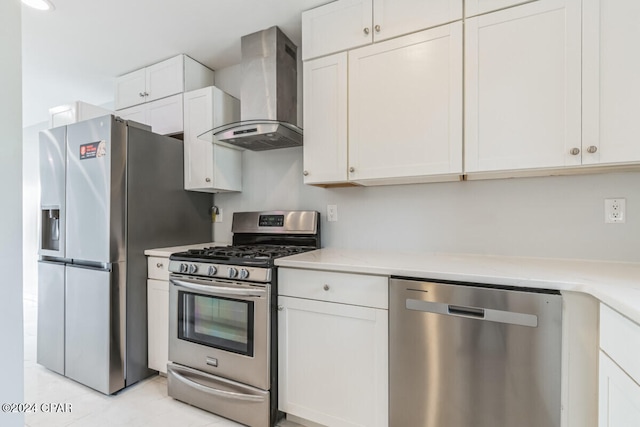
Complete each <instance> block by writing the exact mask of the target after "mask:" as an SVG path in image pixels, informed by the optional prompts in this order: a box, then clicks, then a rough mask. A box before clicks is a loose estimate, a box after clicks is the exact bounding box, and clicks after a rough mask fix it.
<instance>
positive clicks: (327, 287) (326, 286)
mask: <svg viewBox="0 0 640 427" xmlns="http://www.w3.org/2000/svg"><path fill="white" fill-rule="evenodd" d="M322 289H324V290H325V291H328V290H329V289H330V288H329V285H324V286H323V287H322Z"/></svg>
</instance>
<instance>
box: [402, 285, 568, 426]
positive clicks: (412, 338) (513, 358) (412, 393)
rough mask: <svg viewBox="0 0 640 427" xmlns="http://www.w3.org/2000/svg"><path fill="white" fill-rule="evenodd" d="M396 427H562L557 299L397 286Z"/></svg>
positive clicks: (492, 290) (523, 292) (514, 291)
mask: <svg viewBox="0 0 640 427" xmlns="http://www.w3.org/2000/svg"><path fill="white" fill-rule="evenodd" d="M389 286H390V289H389V298H390V301H389V346H390V348H389V368H390V371H389V386H390V390H389V403H390V408H389V426H390V427H559V426H560V411H561V406H560V381H561V378H560V371H561V348H562V297H561V295H560V293H559V292H558V291H553V290H539V289H523V288H513V287H501V286H488V285H482V284H473V283H442V282H440V283H436V282H432V281H425V280H421V279H407V278H391V280H390V282H389Z"/></svg>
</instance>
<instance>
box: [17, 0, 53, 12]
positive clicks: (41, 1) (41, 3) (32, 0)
mask: <svg viewBox="0 0 640 427" xmlns="http://www.w3.org/2000/svg"><path fill="white" fill-rule="evenodd" d="M22 3H24V4H26V5H27V6H29V7H32V8H34V9H38V10H53V9H55V7H53V3H51V2H50V1H49V0H22Z"/></svg>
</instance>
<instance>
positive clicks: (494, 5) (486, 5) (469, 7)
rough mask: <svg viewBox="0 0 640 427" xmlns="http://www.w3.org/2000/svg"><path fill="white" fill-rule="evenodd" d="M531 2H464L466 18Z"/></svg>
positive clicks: (467, 0)
mask: <svg viewBox="0 0 640 427" xmlns="http://www.w3.org/2000/svg"><path fill="white" fill-rule="evenodd" d="M531 1H533V0H464V16H465V17H470V16H475V15H480V14H482V13H487V12H492V11H494V10H499V9H505V8H507V7H511V6H516V5H519V4H523V3H529V2H531Z"/></svg>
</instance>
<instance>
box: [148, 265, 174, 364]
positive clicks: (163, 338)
mask: <svg viewBox="0 0 640 427" xmlns="http://www.w3.org/2000/svg"><path fill="white" fill-rule="evenodd" d="M167 262H168V260H167ZM147 306H148V308H147V322H148V328H149V330H148V335H149V338H148V340H149V369H154V370H156V371H160V372H162V373H165V374H166V373H167V363H168V361H169V282H166V281H163V280H151V279H149V280H147Z"/></svg>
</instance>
